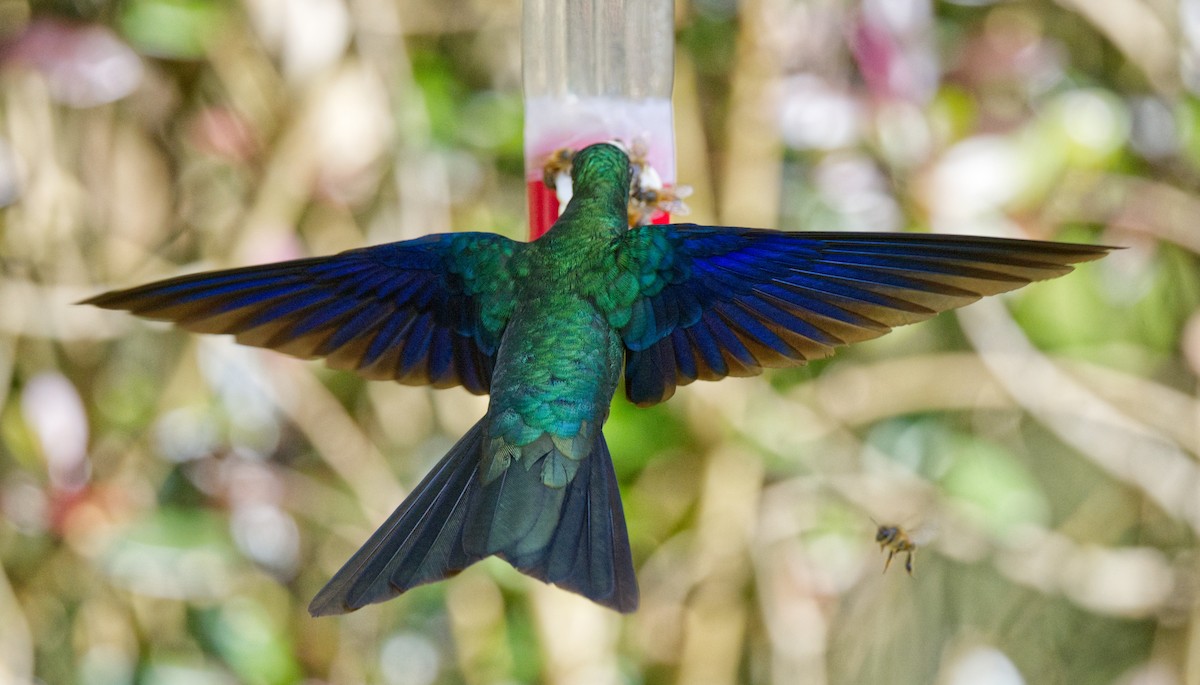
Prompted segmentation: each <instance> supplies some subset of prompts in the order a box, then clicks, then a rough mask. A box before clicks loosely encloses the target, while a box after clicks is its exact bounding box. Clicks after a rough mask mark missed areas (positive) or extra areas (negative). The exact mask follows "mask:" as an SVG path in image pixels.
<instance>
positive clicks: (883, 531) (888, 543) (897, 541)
mask: <svg viewBox="0 0 1200 685" xmlns="http://www.w3.org/2000/svg"><path fill="white" fill-rule="evenodd" d="M872 522H873V523H875V525H876V526H877V527H876V529H875V542H878V543H879V551H881V552H882V551H883V550H885V549H886V550H887V551H888V557H887V561H885V562H884V563H883V572H884V573H887V570H888V567H889V566H891V565H892V557H894V556H896V555H897V554H899V553H901V552H903V553H904V555H905V557H904V570H905V571H908V575H910V576H911V575H912V574H913V553H914V552H916V551H917V543H916V542H915V541H914V539H913V537H912V536H910V535H909V534H908V532H907V531H905V530H904V529H903V528H901V527H900V526H894V525H883V524H881V523H879V522H878V521H875V520H874V519H872Z"/></svg>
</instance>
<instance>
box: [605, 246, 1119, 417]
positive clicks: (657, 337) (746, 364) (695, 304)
mask: <svg viewBox="0 0 1200 685" xmlns="http://www.w3.org/2000/svg"><path fill="white" fill-rule="evenodd" d="M649 244H652V245H653V246H654V249H645V246H646V245H649ZM622 247H623V248H624V249H625V250H626V254H625V255H624V258H625V259H626V262H625V263H630V264H635V265H636V266H637V268H639V269H640V270H641V272H642V274H643V282H644V283H647V284H648V285H647V286H646V287H645V288H643V292H642V294H641V295H640V296H639V297H638V298H637V299H635V301H634V302H633V303H632V305H631V307H630V311H631V312H632V316H631V317H630V320H629V322H628V323H627V324H626V325H624V326H623V327H622V328H621V331H620V332H621V335H622V338H623V340H624V343H625V347H626V368H625V376H626V394H628V396H629V398H630V399H631V400H632V401H634V402H636V403H638V404H643V405H645V404H654V403H656V402H660V401H662V400H665V399H666V398H668V397H670V396H671V395H672V394H673V393H674V392H675V387H676V386H677V385H686V384H687V383H691V382H692V381H694V380H698V379H704V380H714V379H717V378H722V377H724V376H727V375H749V374H754V373H758V372H759V371H761V370H762V369H763V368H764V367H771V366H791V365H797V364H803V363H805V362H806V361H808V360H810V359H817V358H820V357H824V356H827V355H829V354H831V353H832V352H833V350H834V348H836V347H837V346H840V345H844V344H848V343H852V342H856V341H859V340H865V339H868V338H873V337H877V336H879V335H883V334H884V333H886V332H888V331H889V330H891V328H892V327H894V326H898V325H901V324H907V323H913V322H915V321H921V320H923V319H927V318H929V317H931V316H933V315H934V314H937V313H938V312H941V311H944V310H947V309H951V308H954V307H959V306H962V305H964V304H968V303H970V302H973V301H975V300H976V299H978V298H980V297H982V296H983V295H990V294H994V293H999V292H1004V291H1006V290H1012V289H1014V288H1017V287H1020V286H1021V285H1024V284H1026V283H1029V282H1031V281H1036V280H1042V279H1046V278H1052V277H1054V276H1059V275H1062V274H1064V273H1067V272H1068V271H1070V270H1071V266H1070V265H1071V264H1074V263H1077V262H1083V261H1088V260H1092V259H1098V258H1099V257H1101V256H1103V255H1104V254H1105V253H1106V252H1107V251H1108V249H1109V248H1105V247H1098V246H1091V245H1079V244H1072V243H1049V242H1040V241H1028V240H1004V239H998V238H975V237H966V236H938V235H926V234H911V233H784V232H779V231H766V230H756V229H743V228H722V227H706V226H690V225H667V226H646V227H642V228H638V229H635V230H632V231H629V232H628V233H627V234H625V237H624V242H623V245H622ZM639 250H640V252H639ZM647 274H652V276H650V277H647ZM667 359H670V360H671V362H670V363H667V362H666V360H667ZM650 376H653V377H650Z"/></svg>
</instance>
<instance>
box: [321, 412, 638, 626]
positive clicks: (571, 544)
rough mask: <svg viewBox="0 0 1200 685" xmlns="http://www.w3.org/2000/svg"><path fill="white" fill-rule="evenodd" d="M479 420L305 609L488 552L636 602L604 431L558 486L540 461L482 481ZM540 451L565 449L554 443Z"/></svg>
mask: <svg viewBox="0 0 1200 685" xmlns="http://www.w3.org/2000/svg"><path fill="white" fill-rule="evenodd" d="M485 420H486V419H485ZM484 424H485V421H480V422H479V423H477V424H476V425H475V426H474V427H473V428H472V429H471V430H470V431H469V432H468V433H467V434H466V435H464V436H463V438H462V439H461V440H459V441H458V443H457V444H455V445H454V447H452V448H451V449H450V451H449V453H447V454H446V456H445V457H443V458H442V460H441V461H440V462H438V464H437V466H435V467H434V469H433V470H432V471H431V472H430V473H429V475H428V476H426V477H425V479H424V480H423V481H421V483H420V484H419V485H418V486H417V487H416V488H415V489H414V490H413V492H412V494H410V495H409V497H408V498H407V499H405V501H404V502H403V503H402V504H401V505H400V506H399V507H398V508H397V509H396V511H395V512H394V513H393V514H392V515H391V516H390V517H388V520H387V521H386V522H385V523H384V524H383V525H382V526H380V528H379V529H378V530H377V531H375V533H374V534H373V535H372V536H371V538H370V539H369V540H367V542H366V544H364V545H363V546H362V548H361V549H359V550H358V551H357V552H355V553H354V555H353V556H352V557H351V558H350V560H349V561H347V562H346V564H345V565H344V566H343V567H342V568H341V570H339V571H338V572H337V573H336V574H335V575H334V576H333V578H332V579H331V580H330V581H329V583H328V584H326V585H325V587H324V588H322V589H321V591H320V592H319V593H317V596H316V597H315V598H314V599H313V601H312V603H311V604H310V605H309V613H311V614H312V615H314V616H324V615H328V614H339V613H345V612H348V611H353V610H355V609H358V608H361V607H363V606H366V605H367V604H373V603H376V602H382V601H385V600H388V599H391V598H392V597H395V596H396V595H398V594H400V593H402V592H404V591H406V590H409V589H411V588H413V587H416V586H417V585H422V584H424V583H430V582H434V581H437V580H441V579H443V578H447V577H449V576H452V575H454V574H456V573H458V572H459V571H461V570H463V569H464V568H466V567H467V566H469V565H470V564H472V563H474V562H476V561H478V560H480V559H483V558H484V557H487V556H490V555H492V554H495V555H497V556H499V557H501V558H503V559H506V560H507V561H509V563H511V564H512V565H513V566H514V567H516V568H517V569H518V570H519V571H521V572H523V573H525V574H527V575H530V576H532V577H534V578H537V579H539V580H543V581H545V582H548V583H554V584H555V585H558V586H559V587H561V588H563V589H566V590H570V591H572V592H575V593H578V594H580V595H583V596H585V597H587V598H589V599H591V600H593V601H595V602H597V603H599V604H602V605H604V606H607V607H610V608H612V609H616V610H617V611H622V612H628V611H633V610H634V609H636V608H637V603H638V589H637V579H636V577H635V575H634V571H633V559H632V555H631V553H630V549H629V537H628V533H627V531H626V529H625V517H624V514H623V512H622V509H621V497H620V492H619V490H618V489H617V482H616V475H615V474H614V472H613V468H612V458H611V455H610V454H609V451H608V446H607V445H606V444H605V442H604V438H603V436H602V435H600V434H599V433H597V438H596V442H595V444H594V445H593V447H592V450H591V453H590V454H589V455H588V456H587V458H585V459H584V460H583V464H581V465H580V468H579V470H578V472H577V473H576V474H575V477H574V478H573V479H571V480H570V481H569V482H568V483H567V484H566V485H565V486H564V487H561V488H552V487H548V486H546V485H544V484H540V478H539V477H538V474H539V473H540V471H541V464H540V463H534V464H529V468H526V464H521V463H519V462H514V463H513V464H512V465H511V466H510V468H509V469H508V470H507V471H506V473H504V474H502V475H501V476H500V477H499V478H497V479H494V480H493V481H492V482H491V483H487V484H485V483H484V479H483V478H482V477H481V475H480V464H481V463H482V462H483V461H484V460H483V456H484V455H483V453H482V450H483V446H484V444H485V442H486V441H485V430H484ZM547 458H560V459H561V458H563V457H562V455H558V454H554V453H553V450H552V451H551V452H548V453H547V454H545V455H544V456H543V457H542V459H547ZM540 461H541V459H539V460H537V462H540Z"/></svg>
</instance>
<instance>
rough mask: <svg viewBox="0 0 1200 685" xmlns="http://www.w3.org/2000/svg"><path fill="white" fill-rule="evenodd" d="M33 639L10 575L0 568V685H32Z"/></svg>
mask: <svg viewBox="0 0 1200 685" xmlns="http://www.w3.org/2000/svg"><path fill="white" fill-rule="evenodd" d="M32 682H35V681H34V678H33V637H32V636H31V635H30V633H29V623H28V622H27V621H26V620H25V614H24V612H23V611H22V608H21V603H20V602H18V601H17V597H16V595H15V594H14V593H13V588H12V585H11V584H10V583H9V581H8V575H7V574H6V573H5V572H4V568H3V567H2V566H0V683H14V685H15V684H17V683H32Z"/></svg>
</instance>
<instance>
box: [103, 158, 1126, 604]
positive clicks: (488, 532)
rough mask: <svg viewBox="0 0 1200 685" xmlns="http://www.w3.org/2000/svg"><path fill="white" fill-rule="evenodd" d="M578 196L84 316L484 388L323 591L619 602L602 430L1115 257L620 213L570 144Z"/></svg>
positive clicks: (1053, 246)
mask: <svg viewBox="0 0 1200 685" xmlns="http://www.w3.org/2000/svg"><path fill="white" fill-rule="evenodd" d="M571 175H572V183H573V188H574V196H573V197H572V198H571V201H570V202H569V203H568V205H567V207H566V209H565V211H563V213H562V216H561V217H560V218H559V219H558V221H557V222H556V223H555V224H554V225H553V227H551V229H550V231H549V232H548V233H546V235H545V236H543V237H542V238H540V239H538V240H536V241H533V242H529V243H522V242H516V241H513V240H509V239H508V238H505V237H502V236H499V235H495V234H490V233H451V234H444V235H430V236H426V237H423V238H418V239H416V240H408V241H403V242H396V243H390V244H385V245H377V246H374V247H366V248H362V249H357V250H350V251H347V252H343V253H340V254H337V255H332V256H327V257H315V258H309V259H299V260H295V261H289V262H283V263H279V264H268V265H263V266H252V267H247V268H241V269H232V270H226V271H214V272H209V273H201V274H196V275H188V276H181V277H178V278H172V279H169V280H165V281H160V282H157V283H151V284H149V285H143V286H141V287H136V288H131V289H128V290H118V291H114V292H109V293H106V294H103V295H99V296H97V297H94V298H92V299H90V300H87V303H90V304H94V305H97V306H100V307H105V308H109V309H123V310H128V311H130V312H133V313H134V314H138V315H141V316H145V317H148V318H151V319H162V320H167V321H172V322H175V323H176V324H178V325H179V326H181V327H183V328H185V329H188V330H191V331H199V332H204V333H232V334H234V335H235V336H236V337H237V340H238V341H240V342H242V343H245V344H248V345H256V346H259V347H267V348H272V349H275V350H279V351H282V352H285V353H288V354H292V355H296V356H299V357H305V358H315V357H324V358H325V359H326V361H327V363H328V364H329V365H330V366H332V367H334V368H338V369H347V370H351V371H355V372H357V373H359V374H361V375H363V376H365V377H367V378H372V379H391V380H396V381H399V382H401V383H406V384H411V385H421V384H431V385H434V386H436V387H448V386H454V385H461V386H463V387H465V388H466V389H467V390H469V391H471V392H473V393H476V394H490V396H491V397H490V402H489V405H488V410H487V413H486V414H485V415H484V416H483V418H482V419H480V420H479V422H478V423H476V424H475V426H474V427H473V428H471V430H470V431H468V432H467V434H466V435H464V436H463V437H462V438H461V439H460V440H459V441H458V443H457V444H455V445H454V446H453V447H452V448H451V449H450V451H449V453H448V454H446V456H445V457H444V458H442V460H441V461H440V462H438V464H437V465H436V466H435V467H434V468H433V470H432V471H431V472H430V473H429V474H428V475H427V476H426V477H425V479H424V480H422V481H421V483H420V484H419V485H417V486H416V488H415V489H414V490H413V491H412V493H411V494H410V495H409V496H408V498H407V499H405V500H404V502H402V503H401V504H400V506H399V508H397V509H396V511H395V512H394V513H393V514H392V515H391V516H390V517H389V518H388V519H387V521H385V522H384V523H383V525H382V526H381V527H380V528H379V529H378V530H377V531H376V532H375V533H374V534H373V535H372V536H371V537H370V539H369V540H367V542H366V544H364V545H363V546H362V548H361V549H359V550H358V551H357V552H356V553H355V554H354V555H353V556H352V557H351V558H350V560H349V561H347V562H346V564H345V566H343V567H342V569H341V570H340V571H338V572H337V573H336V574H335V575H334V576H333V578H332V579H331V580H330V581H329V583H328V584H327V585H326V586H325V587H324V588H323V589H322V590H321V591H320V592H319V593H318V594H317V596H316V597H315V598H314V599H313V601H312V604H311V605H310V606H309V611H310V612H311V613H312V614H313V615H314V616H319V615H326V614H338V613H345V612H348V611H353V610H355V609H358V608H360V607H362V606H365V605H367V604H371V603H375V602H382V601H384V600H387V599H390V598H392V597H395V596H396V595H398V594H400V593H402V592H404V591H406V590H408V589H410V588H412V587H414V586H417V585H421V584H423V583H430V582H433V581H437V580H441V579H443V578H446V577H449V576H451V575H454V574H456V573H458V572H459V571H461V570H463V569H464V568H466V567H467V566H468V565H470V564H472V563H474V562H476V561H478V560H480V559H483V558H485V557H488V556H490V555H497V556H499V557H501V558H503V559H505V560H507V561H508V562H509V563H511V564H512V565H513V566H514V567H516V568H517V569H518V570H520V571H522V572H523V573H526V574H528V575H530V576H532V577H534V578H538V579H540V580H542V581H545V582H547V583H553V584H555V585H557V586H559V587H561V588H564V589H567V590H570V591H572V592H576V593H578V594H580V595H583V596H585V597H587V598H589V599H591V600H593V601H595V602H598V603H599V604H602V605H604V606H607V607H611V608H613V609H616V610H617V611H622V612H629V611H633V610H634V609H636V608H637V604H638V587H637V579H636V577H635V576H634V569H633V559H632V555H631V553H630V548H629V539H628V535H627V532H626V527H625V517H624V514H623V512H622V508H621V497H620V492H619V490H618V486H617V481H616V477H615V475H614V473H613V466H612V459H611V456H610V454H609V450H608V446H607V445H606V444H605V440H604V435H603V434H602V432H601V428H602V427H603V425H604V421H605V419H606V418H607V417H608V412H609V405H610V402H611V400H612V397H613V394H614V393H615V392H616V390H617V387H618V384H619V383H620V380H621V375H622V371H624V378H625V381H624V385H625V393H626V395H627V396H628V397H629V399H630V400H631V401H632V402H634V403H636V404H638V405H643V406H645V405H652V404H655V403H657V402H662V401H664V400H666V399H667V398H669V397H670V396H671V395H672V394H674V392H675V388H676V387H677V386H680V385H686V384H688V383H691V382H692V381H695V380H698V379H700V380H717V379H720V378H723V377H725V376H748V375H753V374H757V373H759V372H760V371H761V370H762V369H763V368H764V367H786V366H795V365H799V364H804V363H805V362H807V361H808V360H812V359H818V358H821V357H825V356H827V355H829V354H831V353H832V352H833V351H834V349H835V348H837V347H838V346H841V345H846V344H848V343H852V342H856V341H859V340H866V339H868V338H874V337H877V336H880V335H883V334H884V333H887V332H888V331H889V330H891V328H892V327H894V326H898V325H901V324H908V323H913V322H916V321H921V320H923V319H928V318H930V317H932V316H933V315H935V314H937V313H938V312H941V311H944V310H947V309H951V308H953V307H959V306H962V305H964V304H967V303H969V302H972V301H974V300H976V299H978V298H980V297H981V296H983V295H990V294H993V293H999V292H1003V291H1007V290H1012V289H1014V288H1018V287H1020V286H1022V285H1024V284H1026V283H1029V282H1031V281H1036V280H1042V279H1047V278H1053V277H1055V276H1061V275H1063V274H1065V273H1068V272H1069V271H1071V266H1070V265H1071V264H1074V263H1077V262H1083V261H1088V260H1092V259H1098V258H1099V257H1101V256H1103V255H1104V254H1105V253H1106V252H1107V251H1108V249H1109V248H1106V247H1099V246H1091V245H1080V244H1067V243H1051V242H1040V241H1027V240H1004V239H997V238H980V237H966V236H940V235H928V234H911V233H853V232H834V233H815V232H781V231H772V230H761V229H750V228H729V227H714V226H696V225H687V224H669V225H651V226H642V227H639V228H634V229H630V228H629V226H628V223H627V203H628V201H629V193H630V183H631V171H630V163H629V158H628V157H627V155H626V154H625V152H623V151H622V150H621V149H620V148H618V147H616V146H614V145H611V144H603V143H602V144H596V145H592V146H590V147H587V148H585V149H583V150H581V151H580V152H579V153H578V154H577V155H576V157H575V159H574V162H573V166H572V171H571Z"/></svg>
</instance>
